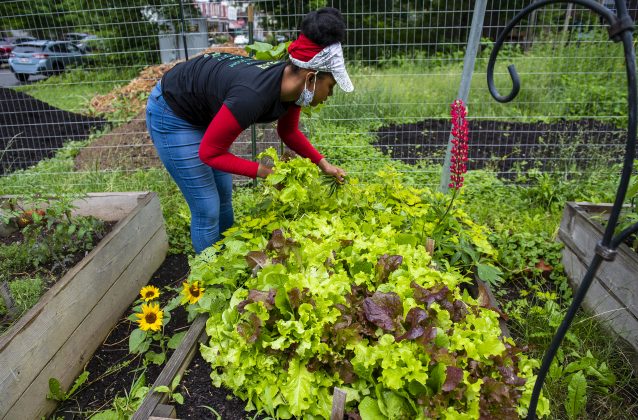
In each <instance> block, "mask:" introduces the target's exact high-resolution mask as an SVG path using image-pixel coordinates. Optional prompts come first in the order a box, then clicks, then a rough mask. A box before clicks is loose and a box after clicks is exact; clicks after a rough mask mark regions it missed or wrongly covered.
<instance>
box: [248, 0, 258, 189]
mask: <svg viewBox="0 0 638 420" xmlns="http://www.w3.org/2000/svg"><path fill="white" fill-rule="evenodd" d="M247 12H248V44H254V43H255V29H254V27H253V22H254V18H255V6H253V5H252V4H249V5H248V11H247ZM253 55H254V53H253V52H252V51H251V52H250V56H251V57H252V56H253ZM250 145H251V151H252V157H253V161H255V160H257V128H256V127H255V124H253V125H251V126H250ZM253 186H257V178H255V179H254V180H253Z"/></svg>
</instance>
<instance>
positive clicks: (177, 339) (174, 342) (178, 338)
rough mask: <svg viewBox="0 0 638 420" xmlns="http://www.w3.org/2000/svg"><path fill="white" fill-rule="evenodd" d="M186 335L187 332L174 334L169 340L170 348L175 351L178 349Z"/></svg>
mask: <svg viewBox="0 0 638 420" xmlns="http://www.w3.org/2000/svg"><path fill="white" fill-rule="evenodd" d="M185 335H186V331H182V332H178V333H177V334H174V335H173V336H172V337H171V339H170V340H168V348H169V349H173V350H174V349H176V348H178V347H179V345H180V344H181V342H182V340H183V339H184V336H185Z"/></svg>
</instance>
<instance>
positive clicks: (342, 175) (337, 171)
mask: <svg viewBox="0 0 638 420" xmlns="http://www.w3.org/2000/svg"><path fill="white" fill-rule="evenodd" d="M317 166H319V168H320V169H321V170H322V171H323V173H325V174H326V175H331V176H334V177H335V178H336V179H337V181H338V182H339V183H343V182H345V180H346V171H344V170H343V169H341V168H340V167H338V166H334V165H332V164H330V163H329V162H328V161H327V160H326V158H323V159H321V160H320V161H319V163H318V164H317Z"/></svg>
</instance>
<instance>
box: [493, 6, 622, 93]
mask: <svg viewBox="0 0 638 420" xmlns="http://www.w3.org/2000/svg"><path fill="white" fill-rule="evenodd" d="M551 3H577V4H580V5H582V6H585V7H587V8H589V9H590V10H592V11H593V12H595V13H598V14H599V15H600V16H601V17H603V18H604V19H605V20H607V22H608V23H609V24H610V25H613V24H614V23H615V22H616V21H617V20H618V19H617V18H616V16H615V15H614V14H613V13H612V12H611V11H610V10H609V9H607V8H606V7H604V6H602V5H600V4H599V3H596V2H595V1H593V0H574V1H567V0H542V1H539V2H536V3H532V4H530V5H529V6H527V7H526V8H524V9H523V10H521V11H520V12H519V13H518V14H517V15H516V16H515V17H514V18H513V19H512V20H511V21H510V23H509V24H508V25H507V26H506V27H505V29H504V30H503V31H502V32H501V33H500V34H499V36H498V38H497V39H496V42H495V43H494V49H493V50H492V53H491V54H490V59H489V61H488V63H487V86H488V88H489V90H490V94H491V95H492V97H493V98H494V99H496V100H497V101H498V102H501V103H506V102H510V101H512V100H513V99H514V98H516V96H517V95H518V93H519V92H520V90H521V80H520V77H519V76H518V72H517V71H516V66H515V65H514V64H510V65H509V66H508V67H507V70H508V72H509V74H510V78H511V79H512V90H511V91H510V93H509V94H507V95H505V96H503V95H501V94H500V93H499V92H498V90H497V89H496V86H495V85H494V65H495V64H496V57H497V56H498V53H499V52H500V51H501V47H502V46H503V43H504V42H505V40H506V39H507V36H508V35H509V33H510V32H511V31H512V29H514V27H515V26H516V25H518V24H519V22H520V21H521V20H523V19H525V18H526V17H527V15H529V14H531V13H532V12H533V11H535V10H536V9H540V8H541V7H544V6H546V5H548V4H551Z"/></svg>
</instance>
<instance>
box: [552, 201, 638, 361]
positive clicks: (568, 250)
mask: <svg viewBox="0 0 638 420" xmlns="http://www.w3.org/2000/svg"><path fill="white" fill-rule="evenodd" d="M611 208H612V205H611V204H593V203H571V202H570V203H567V205H566V206H565V210H564V212H563V219H562V221H561V225H560V230H559V233H558V237H559V238H560V240H561V241H562V242H563V243H564V244H565V248H564V249H563V265H564V266H565V272H566V273H567V275H568V276H569V280H570V283H571V285H572V287H574V288H576V287H578V286H579V285H580V284H581V282H582V280H583V276H584V275H585V272H586V271H587V267H588V266H589V264H590V263H591V261H592V259H593V257H594V254H595V248H596V244H597V243H598V242H599V241H600V240H601V239H602V237H603V231H604V228H603V226H602V225H601V223H599V222H598V221H597V220H602V219H606V218H607V217H608V216H609V213H610V212H611ZM596 219H597V220H596ZM583 306H584V307H585V308H586V309H587V310H589V311H591V312H592V313H593V314H594V315H595V316H596V318H597V319H599V320H601V321H602V322H603V323H604V324H605V325H607V326H608V327H609V328H610V329H611V330H612V331H614V332H615V333H616V334H618V335H619V336H620V337H622V338H623V339H625V340H626V341H627V342H628V343H629V344H630V345H631V346H632V347H633V348H634V350H635V351H636V352H638V254H636V252H634V251H633V250H632V249H631V248H629V247H628V246H627V245H625V244H622V245H621V246H620V247H619V248H618V255H617V256H616V259H615V260H614V261H603V263H602V264H601V266H600V268H599V269H598V272H597V274H596V277H595V278H594V281H593V282H592V284H591V287H590V288H589V291H588V292H587V295H586V296H585V300H584V301H583Z"/></svg>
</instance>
